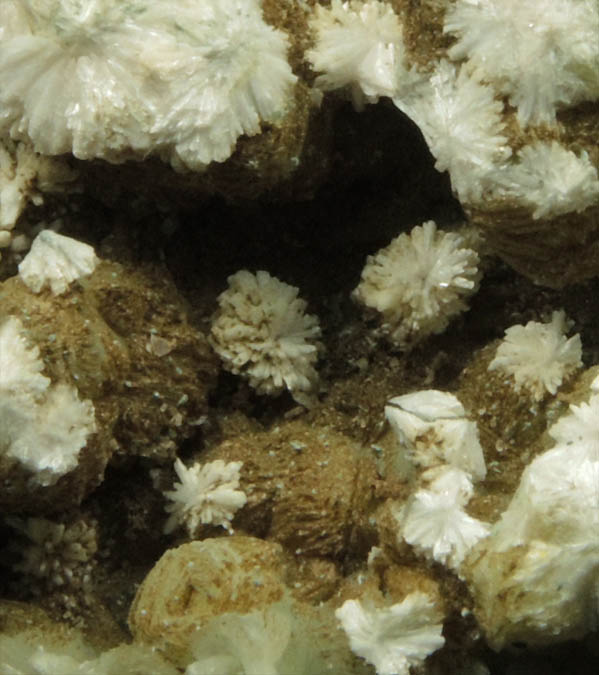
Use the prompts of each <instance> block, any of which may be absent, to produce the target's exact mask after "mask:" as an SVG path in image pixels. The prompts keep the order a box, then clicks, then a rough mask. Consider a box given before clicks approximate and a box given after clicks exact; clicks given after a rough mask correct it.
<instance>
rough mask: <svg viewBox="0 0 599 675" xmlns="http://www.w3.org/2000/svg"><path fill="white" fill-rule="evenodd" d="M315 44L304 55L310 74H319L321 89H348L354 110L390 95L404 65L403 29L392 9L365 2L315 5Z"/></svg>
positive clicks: (399, 81)
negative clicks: (349, 88) (311, 69)
mask: <svg viewBox="0 0 599 675" xmlns="http://www.w3.org/2000/svg"><path fill="white" fill-rule="evenodd" d="M310 26H311V28H312V30H313V32H314V33H315V37H316V43H315V45H314V47H313V48H312V49H309V50H308V51H307V52H306V57H307V59H308V61H309V62H310V63H311V65H312V67H313V68H314V70H316V71H318V72H320V73H322V74H321V75H319V76H318V77H317V78H316V82H315V84H316V86H317V87H320V88H321V89H324V90H325V91H328V90H331V89H339V88H340V87H345V86H349V87H351V92H352V99H353V102H354V106H355V107H356V108H358V109H361V108H363V106H364V102H365V101H367V102H369V103H375V102H376V101H378V99H379V97H380V96H394V95H395V94H396V93H397V91H398V89H399V88H401V85H402V81H404V80H409V79H410V75H409V73H408V72H407V70H406V67H405V63H404V61H405V54H404V51H405V49H404V43H403V29H402V26H401V24H400V22H399V18H398V17H397V15H396V14H395V12H394V11H393V9H392V7H391V6H390V5H388V4H386V3H384V2H377V0H370V1H368V2H361V1H360V0H352V1H351V2H341V0H332V2H331V5H330V7H323V6H322V5H317V7H316V10H315V12H314V14H313V16H312V18H311V20H310Z"/></svg>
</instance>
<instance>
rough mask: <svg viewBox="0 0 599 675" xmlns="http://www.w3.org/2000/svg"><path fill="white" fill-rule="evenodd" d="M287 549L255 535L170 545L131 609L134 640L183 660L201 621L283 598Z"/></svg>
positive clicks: (252, 608) (244, 612) (140, 589)
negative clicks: (256, 537) (174, 546)
mask: <svg viewBox="0 0 599 675" xmlns="http://www.w3.org/2000/svg"><path fill="white" fill-rule="evenodd" d="M284 572H285V568H284V557H283V549H282V548H281V546H279V545H278V544H275V543H272V542H267V541H262V540H260V539H255V538H253V537H244V536H233V537H228V536H227V537H223V538H220V539H204V540H203V541H193V542H190V543H188V544H183V545H182V546H179V547H177V548H174V549H169V550H168V551H166V553H165V554H164V555H163V556H162V558H161V559H160V560H159V561H158V562H157V563H156V565H155V566H154V567H153V568H152V570H151V571H150V573H149V574H148V576H147V577H146V578H145V580H144V582H143V583H142V585H141V586H140V588H139V589H138V591H137V595H136V596H135V599H134V601H133V604H132V606H131V610H130V613H129V626H130V628H131V631H132V633H133V635H134V637H135V639H136V640H139V641H141V642H146V643H148V644H151V645H154V646H156V647H158V648H159V649H161V650H163V651H164V652H165V653H166V654H167V655H168V657H169V658H170V659H173V660H174V661H179V662H184V661H185V660H186V658H188V656H189V648H190V644H191V641H192V639H193V636H194V634H195V633H196V631H197V630H198V626H200V627H201V626H202V625H204V624H205V623H206V622H207V621H208V620H209V619H211V618H212V617H214V616H218V615H220V614H224V613H226V612H237V613H240V614H247V613H248V612H251V611H252V610H254V609H257V608H264V607H267V606H268V605H270V604H272V603H274V602H278V601H279V600H281V599H282V598H283V595H284V593H285V590H286V585H285V583H284Z"/></svg>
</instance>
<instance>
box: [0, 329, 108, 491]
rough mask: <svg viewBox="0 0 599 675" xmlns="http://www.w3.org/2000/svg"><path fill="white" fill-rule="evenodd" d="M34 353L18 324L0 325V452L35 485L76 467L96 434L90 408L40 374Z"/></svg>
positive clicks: (66, 388) (62, 385) (72, 392)
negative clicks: (22, 468)
mask: <svg viewBox="0 0 599 675" xmlns="http://www.w3.org/2000/svg"><path fill="white" fill-rule="evenodd" d="M42 370H43V363H42V361H41V359H40V355H39V349H38V348H37V347H29V345H28V344H27V338H26V336H25V330H24V328H23V325H22V323H21V322H20V320H19V319H17V318H16V317H12V316H10V317H8V318H7V319H5V320H4V321H3V322H2V323H1V324H0V453H3V454H6V455H7V456H9V457H12V458H14V459H16V460H18V461H19V462H20V463H21V464H23V465H24V466H25V467H27V469H29V470H30V471H32V472H33V473H34V479H35V481H37V482H38V483H40V484H41V485H51V484H53V483H55V482H56V481H57V480H58V478H60V476H62V475H63V474H65V473H67V472H69V471H71V470H72V469H74V468H75V467H76V466H77V463H78V456H79V452H80V450H81V449H82V448H83V447H84V446H85V445H86V443H87V439H88V437H89V435H90V434H92V433H94V431H95V430H96V423H95V414H94V407H93V405H92V402H91V401H89V400H85V401H81V400H80V399H79V396H78V393H77V390H76V389H75V388H74V387H72V386H70V385H67V384H66V383H58V384H55V385H52V386H51V385H50V380H49V378H47V377H45V376H44V375H42V374H41V371H42Z"/></svg>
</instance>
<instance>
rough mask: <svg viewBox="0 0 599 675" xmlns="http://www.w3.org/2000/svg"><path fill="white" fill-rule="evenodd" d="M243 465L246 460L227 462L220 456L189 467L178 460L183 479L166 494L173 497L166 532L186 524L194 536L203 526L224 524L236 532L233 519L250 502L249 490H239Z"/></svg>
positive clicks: (177, 468) (222, 525)
mask: <svg viewBox="0 0 599 675" xmlns="http://www.w3.org/2000/svg"><path fill="white" fill-rule="evenodd" d="M241 465H242V462H229V463H225V462H223V460H222V459H217V460H215V461H214V462H208V463H207V464H204V465H201V464H199V463H196V464H194V465H193V466H191V467H189V468H186V467H185V465H184V464H183V462H182V461H181V460H180V459H177V460H176V461H175V471H176V472H177V476H178V477H179V480H180V482H179V483H175V489H174V490H169V491H167V492H165V493H164V494H165V496H166V497H168V498H169V500H170V503H169V504H167V506H166V510H167V511H168V512H169V513H170V514H171V515H170V516H169V519H168V520H167V522H166V525H165V527H164V531H165V533H166V534H168V533H169V532H172V531H173V530H174V529H175V528H176V527H177V526H179V525H185V527H186V529H187V532H188V533H189V536H190V537H192V538H193V537H195V536H196V534H197V531H198V529H199V527H200V525H220V526H221V527H224V528H225V530H227V531H228V532H230V533H232V532H233V530H232V528H231V520H232V518H233V516H234V515H235V512H236V511H237V510H239V509H240V508H241V507H242V506H243V505H244V504H245V503H246V501H247V497H246V495H245V493H244V492H243V491H242V490H239V470H240V469H241Z"/></svg>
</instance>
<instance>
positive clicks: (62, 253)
mask: <svg viewBox="0 0 599 675" xmlns="http://www.w3.org/2000/svg"><path fill="white" fill-rule="evenodd" d="M98 262H99V259H98V257H97V256H96V253H95V251H94V249H93V248H92V247H91V246H90V245H89V244H84V243H83V242H81V241H77V240H76V239H73V238H72V237H65V236H64V235H62V234H57V233H56V232H53V231H52V230H42V231H41V232H40V233H39V234H38V235H37V237H36V238H35V239H34V240H33V244H32V245H31V249H30V251H29V253H28V254H27V255H26V256H25V258H24V259H23V261H22V262H21V263H20V265H19V276H20V277H21V279H23V282H24V283H25V285H26V286H28V287H29V288H30V289H31V290H32V291H33V292H34V293H39V292H40V291H41V290H42V289H43V288H44V287H45V286H49V287H50V288H51V289H52V293H54V295H61V294H62V293H65V292H66V290H67V289H68V288H69V286H70V285H71V284H72V283H73V281H76V280H77V279H81V278H83V277H87V276H89V275H90V274H91V273H92V272H93V271H94V270H95V269H96V265H97V264H98Z"/></svg>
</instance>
